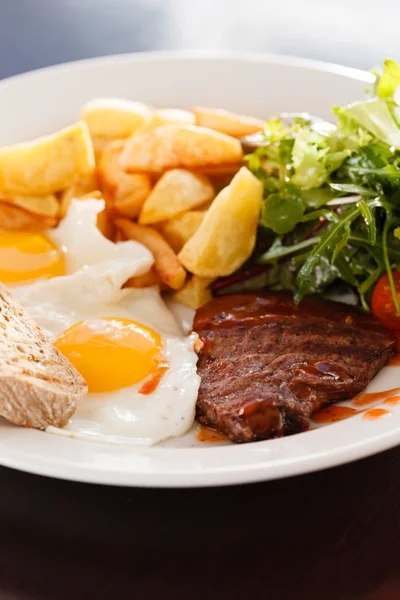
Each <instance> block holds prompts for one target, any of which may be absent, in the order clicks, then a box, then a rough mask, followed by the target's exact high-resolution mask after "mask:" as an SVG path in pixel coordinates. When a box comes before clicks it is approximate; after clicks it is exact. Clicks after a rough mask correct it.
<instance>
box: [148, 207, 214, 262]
mask: <svg viewBox="0 0 400 600" xmlns="http://www.w3.org/2000/svg"><path fill="white" fill-rule="evenodd" d="M205 214H206V211H205V210H190V211H188V212H186V213H183V215H179V216H178V217H175V218H174V219H171V220H170V221H165V223H160V225H159V226H158V231H159V232H160V233H161V235H162V236H163V238H164V239H165V240H166V241H167V242H168V244H169V245H170V246H171V248H172V249H173V250H174V251H175V252H180V251H181V250H182V248H183V246H184V245H185V244H186V242H187V241H188V240H189V239H190V238H191V237H192V235H194V234H195V233H196V231H197V230H198V228H199V227H200V224H201V222H202V221H203V219H204V216H205Z"/></svg>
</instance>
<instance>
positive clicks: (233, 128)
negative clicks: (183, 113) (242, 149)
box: [193, 106, 264, 137]
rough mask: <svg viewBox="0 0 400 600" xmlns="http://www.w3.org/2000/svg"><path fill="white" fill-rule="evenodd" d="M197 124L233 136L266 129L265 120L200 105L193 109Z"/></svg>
mask: <svg viewBox="0 0 400 600" xmlns="http://www.w3.org/2000/svg"><path fill="white" fill-rule="evenodd" d="M193 112H194V115H195V118H196V125H199V126H200V127H208V128H209V129H215V131H220V132H221V133H226V134H227V135H232V136H233V137H243V136H245V135H251V134H252V133H257V132H258V131H262V129H264V121H262V120H261V119H255V118H254V117H246V116H245V115H237V114H236V113H232V112H229V111H227V110H221V109H218V108H205V107H203V106H198V107H196V108H194V109H193Z"/></svg>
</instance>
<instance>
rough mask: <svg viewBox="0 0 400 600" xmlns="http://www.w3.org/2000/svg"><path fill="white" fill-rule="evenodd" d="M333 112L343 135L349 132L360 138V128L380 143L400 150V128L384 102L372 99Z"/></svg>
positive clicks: (379, 99)
mask: <svg viewBox="0 0 400 600" xmlns="http://www.w3.org/2000/svg"><path fill="white" fill-rule="evenodd" d="M334 112H335V114H336V115H337V117H338V118H339V128H340V129H341V130H342V131H343V133H345V134H346V133H348V132H349V130H350V131H352V133H353V134H354V133H357V135H358V136H359V137H360V136H362V131H360V128H361V129H364V130H366V131H367V132H368V133H370V134H371V135H372V136H373V137H375V138H376V139H378V140H380V141H381V142H384V143H385V144H388V145H389V146H394V147H395V148H400V128H399V127H398V125H397V123H396V121H395V119H394V118H393V115H392V112H391V111H390V109H389V106H388V104H387V102H386V101H385V100H383V99H381V98H374V99H372V100H367V101H366V102H355V103H354V104H349V105H348V106H344V107H343V108H335V109H334ZM363 145H365V144H363Z"/></svg>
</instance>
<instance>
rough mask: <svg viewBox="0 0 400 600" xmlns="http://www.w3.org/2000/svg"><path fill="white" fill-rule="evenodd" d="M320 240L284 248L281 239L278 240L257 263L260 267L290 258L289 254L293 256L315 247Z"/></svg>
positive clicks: (316, 238)
mask: <svg viewBox="0 0 400 600" xmlns="http://www.w3.org/2000/svg"><path fill="white" fill-rule="evenodd" d="M319 240H320V238H319V237H318V236H315V237H313V238H310V239H308V240H304V241H303V242H299V243H297V244H292V245H291V246H284V245H283V244H282V240H281V238H276V241H275V243H274V244H272V246H271V248H270V249H269V250H267V252H265V253H264V254H262V255H261V256H259V257H258V259H257V263H258V264H260V265H265V264H268V263H272V262H274V261H276V260H278V259H280V258H283V257H284V256H288V255H289V254H293V253H295V252H298V251H299V250H303V249H304V248H308V247H309V246H314V245H315V244H318V242H319Z"/></svg>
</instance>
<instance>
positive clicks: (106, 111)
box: [81, 98, 153, 140]
mask: <svg viewBox="0 0 400 600" xmlns="http://www.w3.org/2000/svg"><path fill="white" fill-rule="evenodd" d="M152 114H153V110H152V108H150V106H148V105H147V104H143V102H131V101H130V100H124V99H122V98H96V99H95V100H91V101H90V102H88V103H87V104H85V106H84V107H83V109H82V112H81V119H82V120H83V121H85V122H86V123H87V126H88V127H89V131H90V135H91V136H93V137H99V138H107V139H109V140H116V139H122V138H127V137H129V136H130V135H132V133H133V132H134V131H135V129H137V128H138V127H140V126H141V125H143V124H144V123H145V122H146V121H149V120H150V119H151V117H152Z"/></svg>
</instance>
